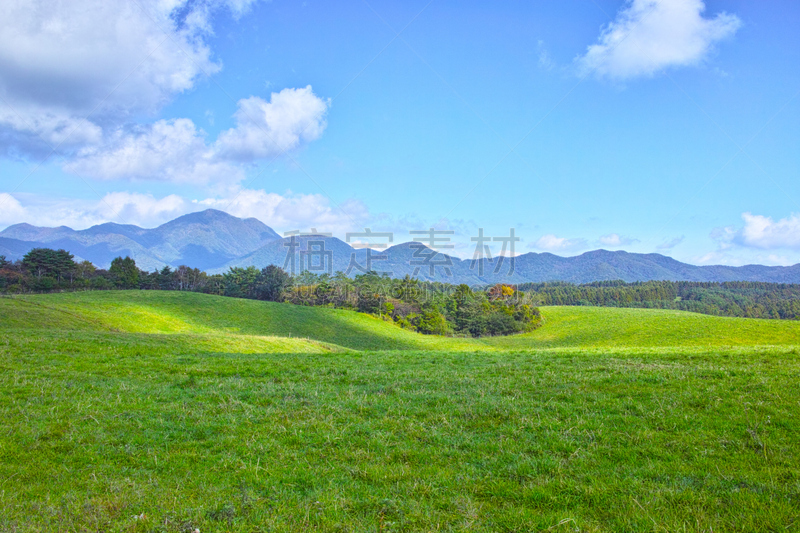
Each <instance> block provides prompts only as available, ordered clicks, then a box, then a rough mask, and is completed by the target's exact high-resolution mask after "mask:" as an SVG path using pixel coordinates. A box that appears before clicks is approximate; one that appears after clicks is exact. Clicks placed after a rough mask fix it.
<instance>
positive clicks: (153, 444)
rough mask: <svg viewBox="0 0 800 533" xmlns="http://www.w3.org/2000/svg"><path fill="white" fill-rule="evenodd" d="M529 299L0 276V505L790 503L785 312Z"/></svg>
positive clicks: (793, 329)
mask: <svg viewBox="0 0 800 533" xmlns="http://www.w3.org/2000/svg"><path fill="white" fill-rule="evenodd" d="M544 314H545V318H546V319H547V323H546V325H545V326H544V327H543V328H541V329H539V330H537V331H535V332H533V333H531V334H528V335H521V336H516V337H508V338H495V339H486V340H480V341H472V340H464V339H440V338H435V337H423V336H419V335H416V334H413V333H410V332H407V331H403V330H400V329H398V328H396V327H394V326H392V325H390V324H386V323H384V322H382V321H380V320H377V319H372V318H370V317H367V316H364V315H359V314H357V313H348V312H344V311H332V310H327V309H312V308H297V307H292V306H288V305H280V304H268V303H262V302H253V301H246V300H233V299H227V298H214V297H209V296H203V295H196V294H177V293H140V292H125V293H113V292H109V293H82V294H61V295H47V296H32V297H24V298H22V299H14V300H10V299H0V483H1V484H2V489H0V530H2V531H55V530H57V531H96V530H105V531H141V532H145V531H147V532H159V531H164V532H175V533H178V532H185V531H192V530H193V529H194V528H195V527H197V528H200V530H201V531H203V533H206V532H211V531H262V530H263V531H266V530H270V531H287V532H288V531H298V530H312V529H313V530H320V531H432V530H443V531H538V530H547V529H549V530H551V531H575V530H581V531H623V530H625V531H674V530H686V531H711V530H713V531H759V530H764V531H792V530H797V529H798V525H799V524H800V475H798V472H800V447H798V444H797V443H798V441H800V409H798V405H800V387H797V380H798V376H800V359H798V357H797V349H796V348H794V347H793V346H792V345H798V344H800V341H798V328H800V324H797V323H787V322H777V321H774V322H773V321H754V320H740V319H719V318H715V317H708V316H703V315H694V314H689V313H680V312H671V311H666V312H663V311H662V312H660V311H648V310H628V309H594V308H547V309H545V310H544ZM278 335H284V337H279V336H278ZM288 335H291V337H288ZM305 337H310V338H312V339H317V341H307V340H305ZM318 341H323V342H330V343H334V344H336V345H339V346H346V347H349V348H352V349H370V350H371V349H375V348H384V347H392V348H395V349H397V348H402V349H404V350H405V351H393V352H392V351H387V352H380V353H360V352H352V351H350V352H348V351H343V352H342V353H336V354H332V355H331V354H329V353H327V352H328V351H329V350H331V349H332V348H333V347H332V346H331V345H328V344H323V343H321V342H318ZM755 344H760V345H782V347H780V348H754V347H752V345H755ZM728 345H738V348H736V349H731V350H724V352H723V351H720V350H717V349H715V348H713V346H728ZM604 346H605V347H615V348H622V349H619V350H608V349H606V348H603V347H604ZM637 346H638V347H645V348H636V347H637ZM539 347H542V348H545V349H544V350H543V351H538V350H535V351H530V349H531V348H539ZM698 347H699V348H702V350H701V351H697V350H696V349H695V348H698ZM587 348H593V349H592V350H591V351H592V353H591V354H585V353H583V352H586V351H587V350H586V349H587ZM476 349H480V350H481V351H482V352H483V353H481V354H480V355H477V356H476V355H474V354H472V353H457V352H458V351H459V350H476ZM436 350H439V351H436ZM644 352H647V353H646V355H643V353H644ZM703 352H705V353H703ZM265 354H267V355H265ZM135 517H140V518H135ZM559 524H560V525H559Z"/></svg>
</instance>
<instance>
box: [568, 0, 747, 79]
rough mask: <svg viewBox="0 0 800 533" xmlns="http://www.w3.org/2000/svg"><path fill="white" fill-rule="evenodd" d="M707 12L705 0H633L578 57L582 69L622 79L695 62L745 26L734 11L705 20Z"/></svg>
mask: <svg viewBox="0 0 800 533" xmlns="http://www.w3.org/2000/svg"><path fill="white" fill-rule="evenodd" d="M704 11H705V4H704V3H703V0H630V1H629V2H628V3H627V5H626V6H625V7H624V8H623V9H622V10H620V12H619V13H618V14H617V17H616V19H615V20H614V21H613V22H611V23H610V24H609V25H608V26H606V27H605V28H604V29H603V31H602V33H601V34H600V37H599V39H598V42H597V43H596V44H593V45H591V46H589V47H588V49H587V51H586V54H585V55H583V56H581V57H579V58H577V60H576V61H577V64H578V67H579V69H580V71H581V73H582V74H585V75H588V74H595V75H596V76H598V77H601V78H611V79H616V80H624V79H630V78H635V77H639V76H652V75H654V74H655V73H657V72H659V71H662V70H664V69H666V68H669V67H681V66H690V65H696V64H698V63H700V62H701V61H703V60H704V59H705V58H706V57H707V56H708V54H709V53H710V52H711V50H712V49H713V47H714V45H715V44H716V43H717V42H719V41H720V40H722V39H725V38H727V37H730V36H732V35H733V34H734V33H736V31H737V30H738V29H739V28H740V27H741V25H742V22H741V20H740V19H739V17H737V16H736V15H732V14H729V13H724V12H723V13H719V14H717V15H716V17H714V18H704V17H703V12H704Z"/></svg>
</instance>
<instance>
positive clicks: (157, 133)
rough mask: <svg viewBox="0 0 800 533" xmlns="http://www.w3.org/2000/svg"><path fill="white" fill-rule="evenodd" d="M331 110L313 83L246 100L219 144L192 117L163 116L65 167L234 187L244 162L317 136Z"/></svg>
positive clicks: (106, 175) (112, 176) (101, 175)
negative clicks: (211, 142) (269, 95)
mask: <svg viewBox="0 0 800 533" xmlns="http://www.w3.org/2000/svg"><path fill="white" fill-rule="evenodd" d="M327 109H328V103H327V102H326V101H325V100H323V99H321V98H319V97H318V96H316V95H315V94H314V92H313V90H312V88H311V86H308V87H305V88H303V89H284V90H283V91H281V92H280V93H272V97H271V101H270V102H266V101H264V100H262V99H261V98H258V97H250V98H247V99H244V100H240V101H239V110H238V111H237V112H236V120H237V126H236V127H235V128H232V129H229V130H227V131H225V132H223V133H222V134H220V136H219V138H218V139H217V141H216V142H215V143H213V144H209V143H208V142H207V141H206V138H205V132H204V131H203V130H201V129H198V128H197V127H196V126H195V124H194V122H192V121H191V120H189V119H186V118H182V119H173V120H159V121H157V122H155V123H153V124H150V125H147V126H137V127H134V128H129V129H127V130H123V129H120V130H117V131H116V132H114V134H113V135H112V136H111V137H110V138H109V139H108V141H107V142H106V143H105V144H104V145H103V146H87V147H84V148H83V149H81V150H79V151H78V154H77V156H76V158H75V159H73V160H71V161H68V162H67V163H66V164H65V165H64V170H66V171H67V172H72V173H75V174H81V175H84V176H91V177H93V178H98V179H106V180H116V179H134V180H157V181H169V182H174V183H192V184H197V185H204V184H214V185H220V184H228V185H230V184H234V183H238V182H239V181H241V180H242V179H243V178H244V171H243V170H242V168H241V164H242V163H245V162H250V161H253V160H255V159H261V158H265V157H269V156H274V155H279V154H281V153H282V152H283V151H285V150H290V149H296V148H298V147H299V146H300V145H301V144H302V143H304V142H309V141H312V140H314V139H317V138H318V137H319V136H320V135H322V132H323V130H324V129H325V125H326V124H325V115H326V113H327ZM250 117H253V119H254V120H250ZM254 121H255V122H254Z"/></svg>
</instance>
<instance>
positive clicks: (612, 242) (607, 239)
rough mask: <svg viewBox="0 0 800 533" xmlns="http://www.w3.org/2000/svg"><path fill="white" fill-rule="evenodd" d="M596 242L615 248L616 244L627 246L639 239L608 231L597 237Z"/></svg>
mask: <svg viewBox="0 0 800 533" xmlns="http://www.w3.org/2000/svg"><path fill="white" fill-rule="evenodd" d="M598 242H599V243H600V244H601V245H603V246H610V247H612V248H616V247H618V246H628V245H630V244H634V243H637V242H639V239H632V238H631V237H624V236H622V235H619V234H617V233H610V234H608V235H603V236H602V237H600V239H598Z"/></svg>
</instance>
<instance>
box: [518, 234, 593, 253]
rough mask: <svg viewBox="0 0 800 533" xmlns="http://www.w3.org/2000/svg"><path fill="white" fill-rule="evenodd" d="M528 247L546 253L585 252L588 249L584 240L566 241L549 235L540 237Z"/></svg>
mask: <svg viewBox="0 0 800 533" xmlns="http://www.w3.org/2000/svg"><path fill="white" fill-rule="evenodd" d="M528 247H529V248H535V249H537V250H544V251H547V252H576V251H579V250H585V249H586V248H587V247H588V243H587V242H586V239H567V238H564V237H557V236H555V235H552V234H550V235H544V236H542V237H540V238H539V239H538V240H537V241H536V242H533V243H531V244H530V245H528Z"/></svg>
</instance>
